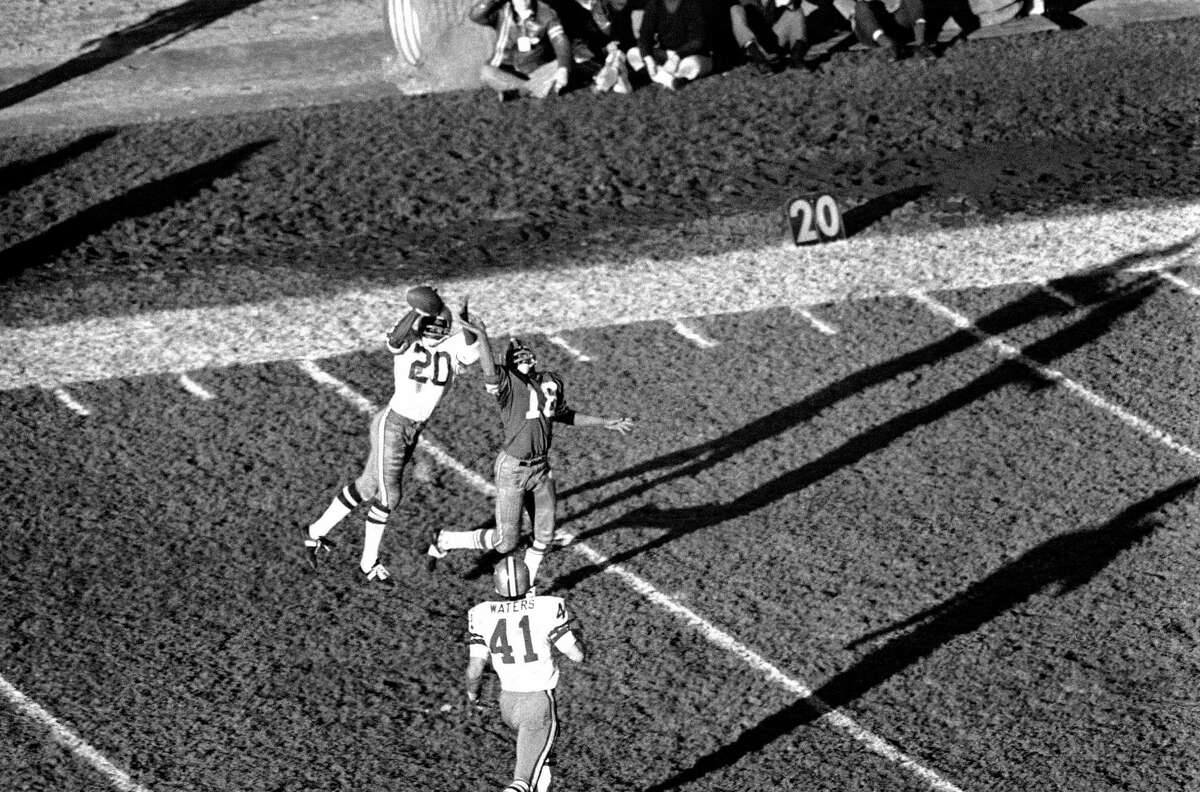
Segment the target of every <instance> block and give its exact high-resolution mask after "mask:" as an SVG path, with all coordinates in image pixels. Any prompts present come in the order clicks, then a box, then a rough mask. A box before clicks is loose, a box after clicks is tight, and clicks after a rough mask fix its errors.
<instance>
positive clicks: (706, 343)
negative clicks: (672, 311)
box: [675, 321, 717, 349]
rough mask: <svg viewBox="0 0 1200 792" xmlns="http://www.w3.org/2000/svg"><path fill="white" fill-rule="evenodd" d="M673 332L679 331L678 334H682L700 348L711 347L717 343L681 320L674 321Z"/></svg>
mask: <svg viewBox="0 0 1200 792" xmlns="http://www.w3.org/2000/svg"><path fill="white" fill-rule="evenodd" d="M675 332H676V333H679V335H681V336H683V337H684V338H686V339H687V340H688V341H691V342H692V343H693V344H695V345H696V346H698V347H700V348H701V349H712V348H713V347H715V346H716V345H717V342H716V341H713V340H712V339H711V338H705V337H704V336H702V335H701V334H700V333H699V332H697V331H696V330H694V329H692V328H691V327H689V326H688V325H686V324H684V323H683V322H678V321H677V322H675Z"/></svg>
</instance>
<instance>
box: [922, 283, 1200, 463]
mask: <svg viewBox="0 0 1200 792" xmlns="http://www.w3.org/2000/svg"><path fill="white" fill-rule="evenodd" d="M910 296H911V297H912V298H913V299H914V300H916V301H917V302H918V303H920V304H921V305H923V306H925V307H926V308H928V309H929V310H930V311H932V312H933V313H934V314H937V315H938V316H940V317H942V318H943V319H946V320H948V321H949V322H951V323H952V324H953V325H954V326H955V327H957V328H959V329H961V330H966V331H967V332H969V333H971V334H972V335H974V336H975V337H976V338H978V339H979V340H980V341H982V342H983V343H984V344H985V345H987V346H989V347H991V348H992V349H994V350H995V351H996V352H998V353H999V354H1000V356H1001V357H1004V358H1008V359H1010V360H1015V361H1017V362H1019V363H1021V364H1022V365H1024V366H1027V367H1028V368H1030V369H1032V370H1033V371H1035V372H1037V373H1038V374H1039V375H1040V376H1041V377H1043V378H1044V379H1046V380H1048V381H1050V382H1053V383H1054V384H1056V385H1058V386H1059V387H1061V388H1064V389H1065V390H1067V391H1068V392H1070V393H1072V394H1074V395H1075V396H1078V397H1079V398H1080V399H1083V400H1084V401H1085V402H1087V403H1088V404H1090V405H1091V406H1093V407H1095V408H1097V409H1099V410H1103V411H1104V412H1107V413H1109V414H1110V415H1113V416H1116V418H1117V419H1118V420H1119V421H1121V423H1123V424H1125V425H1126V426H1128V427H1129V428H1131V429H1133V430H1134V431H1136V432H1139V433H1141V434H1144V435H1146V436H1147V437H1149V438H1150V439H1152V440H1155V441H1157V442H1159V443H1161V444H1162V445H1164V446H1166V447H1167V448H1169V449H1171V450H1172V451H1174V452H1176V453H1177V454H1180V455H1182V456H1185V457H1189V458H1190V459H1193V460H1196V461H1200V451H1196V449H1194V448H1192V447H1191V446H1188V445H1186V444H1184V443H1181V442H1179V441H1178V440H1176V439H1175V438H1174V437H1172V436H1171V435H1169V434H1167V433H1166V432H1164V431H1162V430H1161V429H1159V428H1158V427H1156V426H1154V425H1153V424H1151V423H1150V422H1149V421H1146V420H1144V419H1142V418H1139V417H1138V416H1136V415H1134V414H1133V413H1131V412H1129V411H1128V410H1126V409H1124V408H1123V407H1120V406H1118V405H1116V404H1113V403H1112V402H1110V401H1109V400H1108V399H1105V398H1104V397H1103V396H1101V395H1100V394H1098V393H1096V392H1094V391H1092V390H1089V389H1088V388H1086V387H1084V386H1083V385H1081V384H1079V383H1078V382H1076V381H1075V380H1073V379H1071V378H1070V377H1068V376H1067V375H1065V374H1063V373H1062V372H1061V371H1059V370H1058V369H1054V368H1050V367H1049V366H1043V365H1042V364H1041V363H1038V362H1037V361H1035V360H1033V359H1032V358H1029V357H1027V356H1026V355H1024V354H1023V353H1022V352H1021V350H1019V349H1017V348H1016V347H1015V346H1013V345H1012V344H1010V343H1008V342H1007V341H1005V340H1004V339H1002V338H999V337H997V336H993V335H989V334H987V333H985V332H984V331H982V330H980V329H979V328H978V327H976V326H975V325H974V323H972V322H971V320H970V319H968V318H967V317H966V316H964V315H962V314H960V313H958V312H957V311H955V310H954V309H953V308H950V307H949V306H947V305H945V304H944V303H941V302H938V301H937V300H936V299H934V298H933V297H930V296H929V295H928V294H925V293H923V292H911V293H910Z"/></svg>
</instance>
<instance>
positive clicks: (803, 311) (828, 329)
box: [795, 308, 837, 335]
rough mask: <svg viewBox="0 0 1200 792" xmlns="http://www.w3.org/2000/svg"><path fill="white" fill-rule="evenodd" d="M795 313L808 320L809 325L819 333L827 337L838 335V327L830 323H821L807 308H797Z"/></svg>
mask: <svg viewBox="0 0 1200 792" xmlns="http://www.w3.org/2000/svg"><path fill="white" fill-rule="evenodd" d="M795 311H796V313H798V314H800V315H801V316H802V317H804V318H805V319H806V320H808V323H809V324H811V325H812V326H813V327H815V328H817V331H818V332H821V333H824V334H825V335H837V328H836V327H834V326H833V325H831V324H829V323H828V322H824V321H821V320H820V319H818V318H817V317H816V316H814V315H813V313H812V311H809V310H808V309H807V308H796V309H795Z"/></svg>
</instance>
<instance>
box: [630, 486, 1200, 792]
mask: <svg viewBox="0 0 1200 792" xmlns="http://www.w3.org/2000/svg"><path fill="white" fill-rule="evenodd" d="M1197 484H1200V478H1191V479H1187V480H1185V481H1181V482H1179V483H1178V484H1175V485H1173V486H1171V487H1168V488H1166V489H1164V490H1160V491H1159V492H1157V493H1155V494H1154V495H1152V496H1150V497H1149V498H1146V499H1145V500H1142V501H1139V502H1138V503H1135V504H1133V505H1132V506H1130V507H1128V508H1127V509H1125V510H1124V511H1122V512H1121V513H1120V514H1118V515H1117V516H1116V517H1114V518H1113V519H1111V520H1109V521H1108V522H1107V523H1105V524H1103V525H1101V526H1099V527H1097V528H1091V529H1085V530H1081V531H1075V532H1072V533H1068V534H1063V535H1061V536H1056V537H1054V538H1052V539H1049V540H1048V541H1046V542H1043V543H1042V544H1040V545H1038V546H1037V547H1034V548H1033V549H1032V550H1029V551H1028V552H1026V553H1025V554H1023V555H1022V556H1021V557H1020V558H1017V559H1016V560H1015V561H1012V562H1011V563H1008V564H1006V565H1004V566H1003V567H1001V568H1000V569H998V570H996V571H995V572H993V573H991V574H990V575H988V576H987V577H985V578H984V579H983V580H980V581H979V582H978V583H975V584H973V585H972V586H971V587H970V588H968V589H967V590H966V591H964V592H962V593H960V594H957V595H955V596H953V597H951V598H950V599H948V600H946V601H945V602H943V603H941V604H939V605H937V606H935V607H933V608H930V609H928V610H926V611H924V612H922V613H920V614H918V615H917V616H914V617H912V618H911V619H907V620H905V621H904V622H902V623H901V624H899V625H896V626H894V627H892V628H889V629H888V630H886V631H880V633H876V634H874V636H878V635H880V634H883V633H884V632H894V631H896V630H900V629H904V628H907V627H910V626H912V625H914V624H915V625H917V626H916V627H915V629H913V630H912V631H911V632H909V633H908V634H906V635H903V636H900V637H898V638H893V639H892V640H890V641H888V642H887V643H886V644H884V645H883V646H880V647H879V648H877V649H874V650H872V651H870V652H869V653H868V654H867V655H866V656H864V657H863V658H862V659H860V660H859V661H858V662H856V663H855V664H854V665H853V666H851V667H850V668H848V669H846V670H845V671H843V672H841V673H839V674H837V675H836V676H834V677H833V678H832V679H830V680H829V681H828V682H826V683H825V684H823V685H821V686H820V687H819V688H817V689H816V690H815V691H813V693H812V695H810V696H806V697H804V698H801V699H798V700H797V701H795V702H794V703H792V704H789V705H788V706H786V707H784V708H783V709H781V710H779V711H777V712H775V713H772V714H771V715H768V716H767V717H766V718H764V719H763V720H761V721H759V722H758V723H757V724H755V725H753V726H751V727H750V728H748V729H746V730H745V731H743V732H742V733H741V734H740V735H738V737H737V739H735V740H734V741H733V742H730V743H728V744H726V745H723V746H721V747H720V748H718V749H716V750H715V751H712V752H710V753H708V754H705V755H704V756H702V757H700V758H699V759H697V760H696V762H695V763H694V764H693V765H692V766H691V767H689V768H688V769H686V770H684V771H682V772H680V773H677V774H676V775H674V776H672V777H671V778H668V779H666V780H665V781H662V782H660V783H658V784H655V785H654V786H651V787H649V788H648V789H647V792H665V790H668V789H676V788H678V787H681V786H684V785H686V784H689V783H692V782H694V781H697V780H699V779H700V778H702V777H704V776H706V775H708V774H709V773H712V772H714V771H716V770H720V769H722V768H726V767H729V766H730V765H733V764H734V763H736V762H737V761H739V760H740V759H741V758H742V757H744V756H747V755H749V754H752V753H755V752H757V751H760V750H762V749H763V748H764V747H766V746H767V745H769V744H770V743H772V742H774V741H775V740H778V739H779V738H780V737H784V736H786V735H788V734H791V733H792V732H793V731H795V730H796V729H797V728H798V727H800V726H804V725H807V724H810V723H813V722H814V721H816V720H818V719H819V718H821V717H822V716H823V715H826V714H828V713H829V712H830V711H832V710H834V709H837V708H839V707H843V706H845V705H847V704H850V703H851V702H853V701H854V700H856V699H858V698H859V697H860V696H862V695H863V694H865V693H867V692H868V691H870V690H871V689H873V688H875V687H877V686H879V685H881V684H883V683H884V682H886V681H887V680H888V679H890V678H892V677H893V676H895V675H896V674H899V673H901V672H903V671H904V670H905V669H907V668H910V667H911V666H912V665H914V664H915V663H917V662H918V661H920V660H922V659H924V658H926V657H928V656H930V655H932V654H933V653H934V652H936V651H937V650H938V649H940V648H942V647H943V646H945V645H946V644H948V643H949V642H950V641H952V640H954V639H955V638H957V637H958V636H960V635H966V634H969V633H971V632H974V631H975V630H978V629H979V628H981V627H983V626H984V625H986V624H987V623H988V622H990V621H992V620H993V619H995V618H997V617H998V616H1001V615H1002V614H1003V613H1005V612H1006V611H1008V610H1010V609H1011V608H1013V607H1014V606H1016V605H1019V604H1020V603H1022V602H1025V601H1026V600H1028V599H1029V598H1030V597H1032V596H1034V595H1035V594H1037V593H1038V592H1040V591H1042V590H1044V589H1048V588H1050V587H1052V586H1057V587H1058V590H1057V592H1056V595H1057V596H1062V595H1063V594H1066V593H1068V592H1070V591H1073V590H1075V589H1077V588H1079V587H1080V586H1083V585H1086V584H1087V583H1088V582H1090V581H1091V580H1092V579H1093V578H1094V577H1095V576H1096V575H1097V574H1099V573H1100V572H1101V571H1102V570H1103V569H1104V568H1105V567H1107V566H1108V565H1109V564H1110V563H1112V562H1113V560H1114V559H1116V558H1117V556H1119V555H1120V554H1121V553H1123V552H1125V551H1127V550H1129V549H1130V548H1132V547H1133V546H1135V545H1136V544H1137V543H1138V542H1140V541H1142V540H1144V539H1146V538H1147V537H1149V536H1150V535H1151V534H1153V533H1154V531H1155V529H1156V528H1157V527H1158V526H1157V525H1156V524H1155V522H1154V521H1153V520H1151V519H1150V518H1151V515H1153V514H1154V513H1155V512H1157V511H1159V510H1160V509H1162V508H1164V507H1165V506H1167V505H1168V504H1170V503H1172V502H1174V501H1176V500H1178V499H1179V498H1181V497H1183V496H1184V495H1186V494H1187V493H1189V492H1191V491H1192V490H1194V489H1195V488H1196V486H1197Z"/></svg>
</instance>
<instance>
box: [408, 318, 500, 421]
mask: <svg viewBox="0 0 1200 792" xmlns="http://www.w3.org/2000/svg"><path fill="white" fill-rule="evenodd" d="M476 360H479V345H478V344H469V345H468V344H467V340H466V338H465V337H464V336H463V334H462V333H461V332H458V333H455V334H453V335H451V336H450V337H449V338H447V339H446V340H444V341H442V342H441V343H440V344H436V345H428V344H426V343H425V341H424V340H422V339H419V340H417V341H415V342H414V343H412V344H410V345H409V346H408V348H407V349H405V350H404V351H402V352H399V353H396V354H394V355H393V356H392V374H393V379H394V380H395V390H394V391H393V392H392V398H391V400H390V401H389V402H388V406H389V407H390V408H391V409H392V410H393V411H394V412H396V413H399V414H400V415H403V416H404V417H405V418H408V419H409V420H411V421H427V420H429V416H431V415H433V411H434V410H435V409H436V408H437V406H438V402H440V401H441V400H442V396H443V395H444V394H445V392H446V390H447V389H448V388H449V387H450V384H451V383H452V382H453V381H454V377H455V376H456V375H458V374H460V373H462V370H463V369H464V368H466V367H467V366H469V365H471V364H472V363H474V362H475V361H476Z"/></svg>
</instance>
